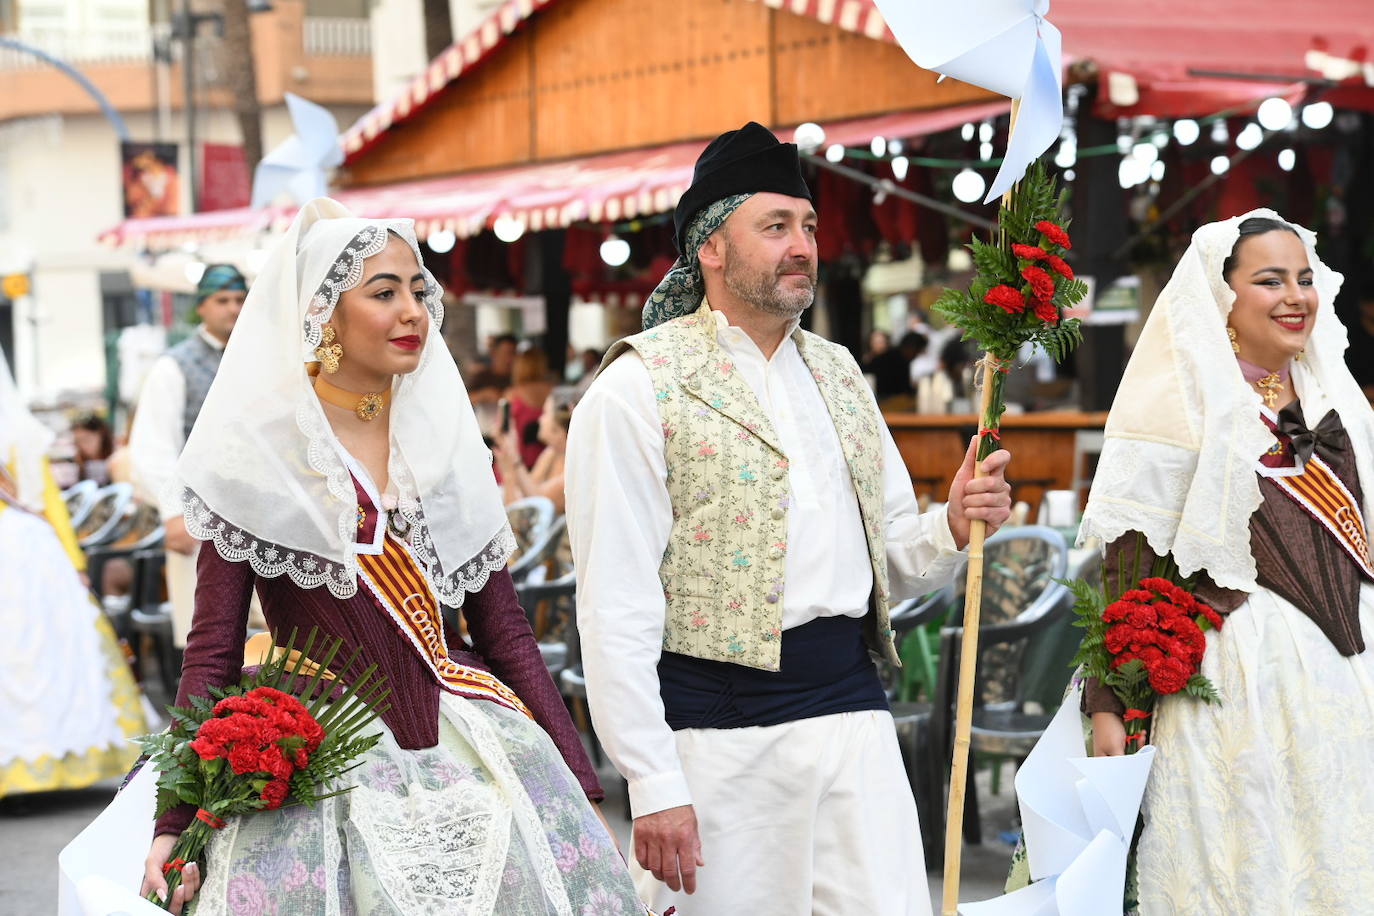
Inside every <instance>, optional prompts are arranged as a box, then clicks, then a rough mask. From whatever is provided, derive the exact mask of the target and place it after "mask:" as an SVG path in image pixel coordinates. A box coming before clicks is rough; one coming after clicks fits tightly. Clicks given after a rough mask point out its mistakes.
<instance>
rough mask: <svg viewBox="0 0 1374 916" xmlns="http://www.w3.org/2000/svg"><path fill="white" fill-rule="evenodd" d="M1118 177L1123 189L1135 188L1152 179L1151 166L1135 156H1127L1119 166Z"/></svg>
mask: <svg viewBox="0 0 1374 916" xmlns="http://www.w3.org/2000/svg"><path fill="white" fill-rule="evenodd" d="M1116 177H1117V180H1118V181H1119V182H1120V184H1121V186H1122V187H1123V188H1133V187H1135V186H1136V185H1138V184H1142V183H1144V181H1145V180H1146V179H1148V178H1149V177H1150V165H1149V163H1146V162H1142V161H1141V160H1139V159H1137V158H1136V157H1134V156H1127V157H1126V158H1124V159H1122V160H1121V165H1119V166H1117V170H1116Z"/></svg>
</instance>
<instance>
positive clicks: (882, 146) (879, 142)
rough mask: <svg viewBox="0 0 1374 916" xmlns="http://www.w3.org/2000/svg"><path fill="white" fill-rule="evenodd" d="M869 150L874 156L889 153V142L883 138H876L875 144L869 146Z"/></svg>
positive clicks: (874, 139)
mask: <svg viewBox="0 0 1374 916" xmlns="http://www.w3.org/2000/svg"><path fill="white" fill-rule="evenodd" d="M868 148H869V150H870V151H872V153H873V155H875V156H881V155H882V154H883V153H885V152H887V141H886V140H884V139H883V138H882V137H874V138H873V142H872V143H870V144H868Z"/></svg>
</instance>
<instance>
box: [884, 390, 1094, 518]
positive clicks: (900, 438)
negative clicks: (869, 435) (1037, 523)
mask: <svg viewBox="0 0 1374 916" xmlns="http://www.w3.org/2000/svg"><path fill="white" fill-rule="evenodd" d="M883 418H884V419H885V420H886V421H887V425H888V428H889V429H891V430H892V438H893V439H894V440H896V442H897V450H898V451H900V452H901V453H902V459H903V460H904V461H905V462H906V467H907V472H908V473H909V474H910V475H911V484H912V486H913V487H915V489H916V492H917V494H918V495H919V494H922V493H924V494H927V495H928V496H929V497H930V498H931V499H932V500H934V501H936V502H943V501H944V500H945V499H947V498H948V495H949V485H950V482H951V481H952V480H953V478H954V472H955V471H957V470H958V469H959V463H960V462H961V461H963V458H964V452H965V451H966V450H967V449H968V443H969V439H971V438H972V437H973V436H974V434H975V433H977V431H978V417H977V416H976V415H975V414H971V413H969V414H916V413H888V414H884V415H883ZM1106 422H1107V414H1106V413H1082V412H1080V411H1076V410H1075V411H1067V410H1047V411H1040V412H1035V413H1025V414H1016V415H1014V416H1013V415H1011V414H1006V415H1004V416H1003V417H1002V430H1001V432H1002V447H1003V448H1005V449H1007V450H1008V451H1010V452H1011V454H1012V461H1011V466H1010V468H1009V469H1008V472H1007V479H1008V480H1009V481H1010V482H1011V485H1012V497H1013V498H1014V499H1017V500H1021V499H1024V500H1025V501H1026V502H1028V503H1030V505H1031V509H1032V512H1034V510H1035V509H1036V508H1037V507H1038V506H1039V503H1040V497H1041V496H1042V495H1043V494H1044V492H1045V491H1046V490H1068V489H1072V487H1073V471H1074V467H1073V462H1074V449H1075V442H1076V440H1077V436H1078V433H1079V432H1080V431H1094V432H1100V431H1101V430H1102V427H1103V425H1104V424H1105V423H1106ZM1085 497H1086V493H1082V494H1080V497H1079V498H1080V503H1081V500H1082V499H1083V498H1085ZM1032 518H1034V515H1032Z"/></svg>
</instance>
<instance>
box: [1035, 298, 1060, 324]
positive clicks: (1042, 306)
mask: <svg viewBox="0 0 1374 916" xmlns="http://www.w3.org/2000/svg"><path fill="white" fill-rule="evenodd" d="M1035 317H1036V318H1039V319H1040V320H1041V321H1043V322H1045V324H1058V323H1059V309H1057V308H1055V307H1054V303H1053V302H1050V301H1049V300H1048V299H1036V300H1035Z"/></svg>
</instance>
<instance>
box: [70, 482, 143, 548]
mask: <svg viewBox="0 0 1374 916" xmlns="http://www.w3.org/2000/svg"><path fill="white" fill-rule="evenodd" d="M133 500H134V488H133V487H132V486H130V485H129V484H127V483H112V484H110V485H109V486H107V487H102V488H101V489H100V490H99V491H98V492H97V493H96V494H95V498H94V500H93V503H92V505H91V509H90V511H89V512H87V513H86V516H85V518H83V519H82V522H81V524H80V525H75V524H73V527H74V528H75V529H76V539H77V543H78V544H80V545H81V549H82V550H86V549H88V548H91V547H98V546H101V545H104V544H108V543H110V542H111V541H114V540H115V539H117V538H118V537H119V536H120V535H121V534H123V533H124V531H125V530H127V528H128V526H129V525H130V524H131V523H132V519H131V518H130V509H131V507H132V503H133Z"/></svg>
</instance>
